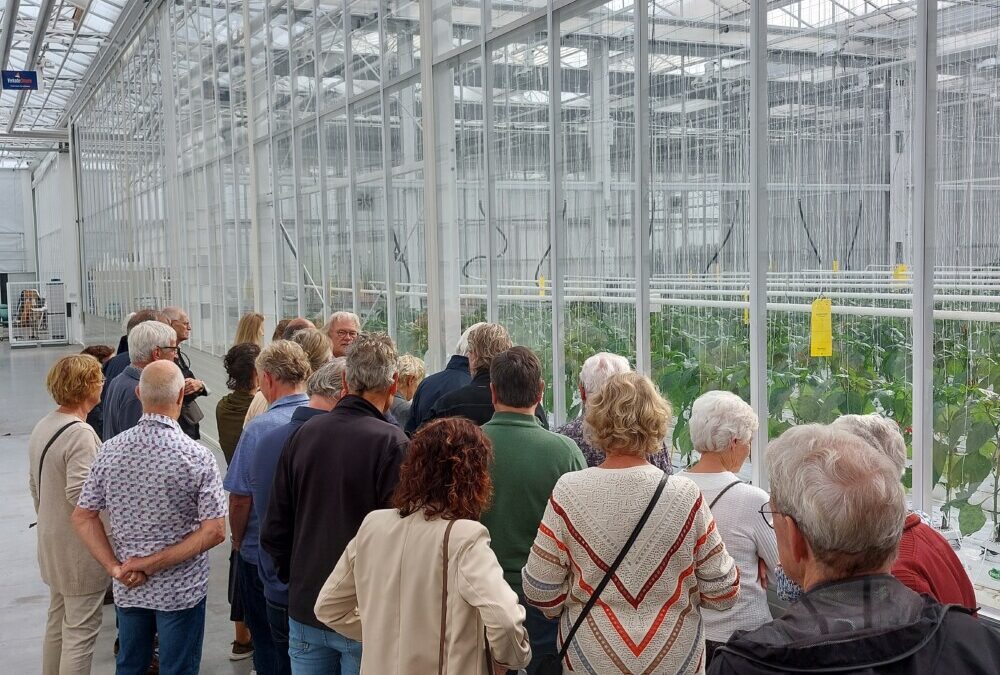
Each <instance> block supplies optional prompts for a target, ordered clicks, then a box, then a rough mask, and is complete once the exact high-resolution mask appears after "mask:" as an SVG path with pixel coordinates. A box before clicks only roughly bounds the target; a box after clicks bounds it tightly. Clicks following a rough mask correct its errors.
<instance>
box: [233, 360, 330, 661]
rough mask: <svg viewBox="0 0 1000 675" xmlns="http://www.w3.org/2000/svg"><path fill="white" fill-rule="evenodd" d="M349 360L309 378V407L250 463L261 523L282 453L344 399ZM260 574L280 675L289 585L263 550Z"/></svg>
mask: <svg viewBox="0 0 1000 675" xmlns="http://www.w3.org/2000/svg"><path fill="white" fill-rule="evenodd" d="M346 365H347V359H345V358H343V357H341V358H337V359H333V360H332V361H330V362H329V363H326V364H325V365H323V366H322V367H321V368H320V369H319V370H317V371H316V372H315V373H313V374H312V375H310V376H309V381H308V382H307V383H306V394H308V396H309V402H308V405H302V406H299V407H298V408H296V409H295V412H293V413H292V419H291V421H289V422H288V424H284V425H282V426H280V427H277V428H276V429H272V430H271V431H269V432H268V433H266V434H264V436H262V437H261V439H260V441H259V442H258V443H257V452H256V453H255V454H254V457H253V460H252V461H251V462H250V466H249V469H248V480H249V483H250V489H251V490H252V491H253V511H254V514H255V515H256V516H257V520H258V521H259V522H264V518H265V516H266V515H267V505H268V502H269V501H270V498H271V486H272V485H273V484H274V471H275V468H276V467H277V465H278V458H279V457H280V456H281V450H282V449H283V448H284V447H285V443H287V442H288V439H289V438H291V437H292V435H293V434H294V433H295V432H296V431H298V429H299V427H301V426H302V425H303V424H305V423H306V421H308V420H310V419H312V418H313V417H315V416H317V415H322V414H324V413H328V412H330V411H331V410H333V408H334V406H336V405H337V402H338V401H340V399H341V398H343V397H344V369H345V367H346ZM257 557H258V560H259V562H258V564H257V567H258V571H259V573H260V578H261V581H262V582H263V584H264V598H265V600H266V601H267V622H268V624H269V626H270V628H271V637H272V638H273V639H274V646H275V648H276V649H277V651H278V654H279V656H280V657H281V663H280V664H279V665H280V667H279V668H277V669H276V671H275V672H276V673H278V675H282V674H285V673H288V672H290V669H291V665H290V663H289V660H288V584H286V583H284V582H282V581H281V580H280V579H278V576H277V574H276V573H275V569H274V560H273V559H272V558H271V556H269V555H268V554H267V552H266V551H264V550H259V551H258V552H257Z"/></svg>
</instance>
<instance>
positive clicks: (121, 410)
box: [102, 321, 177, 440]
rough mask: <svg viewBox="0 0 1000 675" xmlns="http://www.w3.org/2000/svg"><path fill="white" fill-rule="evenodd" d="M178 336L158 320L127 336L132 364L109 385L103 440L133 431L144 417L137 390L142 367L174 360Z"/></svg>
mask: <svg viewBox="0 0 1000 675" xmlns="http://www.w3.org/2000/svg"><path fill="white" fill-rule="evenodd" d="M176 354H177V333H176V332H174V329H173V328H171V327H170V326H168V325H166V324H164V323H160V322H159V321H144V322H143V323H140V324H139V325H138V326H136V327H135V328H133V329H132V330H131V332H129V334H128V355H129V359H130V360H131V363H130V364H129V366H128V367H127V368H125V370H123V371H122V372H121V373H120V374H119V375H118V376H117V377H115V379H113V380H112V381H111V383H110V384H108V387H107V394H106V395H105V397H104V433H103V434H102V436H103V438H104V440H109V439H111V438H113V437H114V436H117V435H118V434H120V433H121V432H123V431H125V430H126V429H131V428H132V427H134V426H135V425H136V423H137V422H138V421H139V417H140V416H141V415H142V403H141V402H140V401H139V396H138V394H137V391H138V390H137V387H138V386H139V376H140V375H141V374H142V370H143V368H145V367H146V366H148V365H149V364H151V363H153V362H154V361H171V362H172V361H173V360H174V356H175V355H176Z"/></svg>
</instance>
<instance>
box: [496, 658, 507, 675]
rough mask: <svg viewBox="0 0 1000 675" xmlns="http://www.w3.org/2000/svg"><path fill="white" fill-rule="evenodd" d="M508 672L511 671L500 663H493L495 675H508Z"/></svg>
mask: <svg viewBox="0 0 1000 675" xmlns="http://www.w3.org/2000/svg"><path fill="white" fill-rule="evenodd" d="M508 670H510V669H509V668H507V666H505V665H503V664H502V663H500V662H499V661H494V662H493V675H507V671H508Z"/></svg>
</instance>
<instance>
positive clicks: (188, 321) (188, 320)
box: [171, 319, 191, 328]
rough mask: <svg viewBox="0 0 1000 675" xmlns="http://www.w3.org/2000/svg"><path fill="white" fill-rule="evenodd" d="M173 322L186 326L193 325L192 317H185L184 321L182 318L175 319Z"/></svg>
mask: <svg viewBox="0 0 1000 675" xmlns="http://www.w3.org/2000/svg"><path fill="white" fill-rule="evenodd" d="M171 323H179V324H180V325H182V326H184V327H185V328H190V327H191V320H190V319H184V320H183V321H181V320H180V319H174V320H173V321H172V322H171Z"/></svg>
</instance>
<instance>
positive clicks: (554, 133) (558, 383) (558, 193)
mask: <svg viewBox="0 0 1000 675" xmlns="http://www.w3.org/2000/svg"><path fill="white" fill-rule="evenodd" d="M559 15H560V12H559V10H558V9H556V10H552V11H551V12H550V13H549V180H550V181H551V183H550V186H549V227H550V229H549V246H550V247H551V249H550V251H549V264H550V265H551V266H552V273H551V274H550V275H549V276H551V277H552V279H551V284H552V302H551V306H552V409H553V410H552V426H553V428H555V427H558V426H560V425H562V423H563V422H564V421H565V417H566V353H565V351H564V350H563V342H564V339H563V336H564V333H565V331H564V330H563V319H564V316H563V305H564V303H563V280H562V273H563V272H562V262H563V257H564V254H563V250H564V249H565V246H564V243H563V240H564V235H565V232H566V223H564V222H563V220H564V219H563V211H562V203H563V185H562V175H563V168H562V140H563V139H562V105H561V102H562V67H561V58H560V55H561V49H560V42H561V41H560V39H559Z"/></svg>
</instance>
